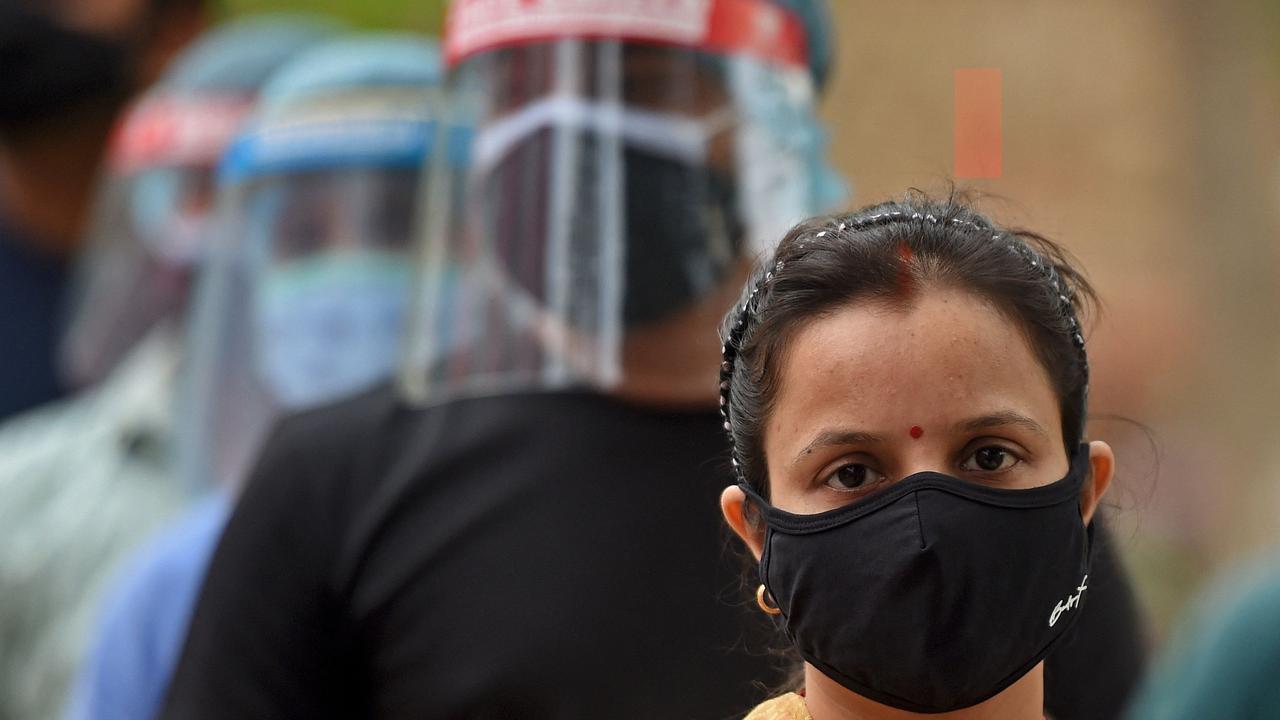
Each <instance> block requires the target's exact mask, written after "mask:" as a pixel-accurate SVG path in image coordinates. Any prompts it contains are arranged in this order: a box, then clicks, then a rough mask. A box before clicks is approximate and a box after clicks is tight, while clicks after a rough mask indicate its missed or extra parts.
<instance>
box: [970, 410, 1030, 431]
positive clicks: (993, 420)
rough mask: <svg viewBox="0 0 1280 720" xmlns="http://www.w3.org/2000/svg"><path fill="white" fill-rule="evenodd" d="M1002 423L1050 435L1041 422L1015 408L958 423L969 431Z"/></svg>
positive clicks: (997, 425)
mask: <svg viewBox="0 0 1280 720" xmlns="http://www.w3.org/2000/svg"><path fill="white" fill-rule="evenodd" d="M1002 425H1017V426H1019V427H1023V428H1026V429H1027V430H1030V431H1031V432H1033V433H1036V434H1037V435H1041V436H1043V437H1048V436H1049V433H1047V432H1045V429H1044V428H1043V427H1041V426H1040V423H1038V422H1036V421H1035V420H1032V419H1031V418H1030V417H1027V416H1026V415H1023V414H1022V413H1020V412H1015V411H1013V410H1002V411H1000V412H995V413H991V414H989V415H979V416H978V417H975V418H970V419H968V420H964V421H962V422H959V423H956V427H957V428H959V429H960V430H962V431H967V432H972V431H974V430H985V429H987V428H993V427H1000V426H1002Z"/></svg>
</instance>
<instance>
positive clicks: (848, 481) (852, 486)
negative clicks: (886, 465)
mask: <svg viewBox="0 0 1280 720" xmlns="http://www.w3.org/2000/svg"><path fill="white" fill-rule="evenodd" d="M881 480H884V475H882V474H881V473H878V472H876V471H875V470H872V469H871V468H869V467H867V466H866V465H862V464H860V463H854V464H850V465H842V466H841V467H840V468H839V469H838V470H836V471H835V472H833V473H831V474H830V475H828V476H827V479H826V482H825V483H823V484H824V485H826V486H827V487H829V488H831V489H832V490H836V491H838V492H848V491H850V490H864V489H866V488H868V487H870V486H872V485H875V484H876V483H878V482H880V481H881Z"/></svg>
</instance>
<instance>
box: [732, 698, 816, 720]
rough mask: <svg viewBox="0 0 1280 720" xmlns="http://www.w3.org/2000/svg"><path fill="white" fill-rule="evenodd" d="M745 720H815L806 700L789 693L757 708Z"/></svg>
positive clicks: (767, 701)
mask: <svg viewBox="0 0 1280 720" xmlns="http://www.w3.org/2000/svg"><path fill="white" fill-rule="evenodd" d="M743 720H813V716H811V715H810V714H809V708H808V707H806V706H805V704H804V698H802V697H800V696H799V695H797V694H795V693H787V694H786V695H781V696H779V697H776V698H774V699H772V700H766V701H765V702H762V703H760V704H759V705H757V706H756V709H755V710H752V711H751V712H750V713H748V714H747V716H746V717H745V718H743Z"/></svg>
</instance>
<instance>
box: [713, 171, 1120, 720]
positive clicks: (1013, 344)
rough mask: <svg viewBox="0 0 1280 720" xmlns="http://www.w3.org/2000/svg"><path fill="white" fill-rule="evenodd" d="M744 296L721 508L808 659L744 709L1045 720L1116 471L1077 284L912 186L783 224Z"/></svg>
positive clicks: (823, 719)
mask: <svg viewBox="0 0 1280 720" xmlns="http://www.w3.org/2000/svg"><path fill="white" fill-rule="evenodd" d="M742 297H743V300H742V302H741V303H740V304H739V306H738V307H736V308H735V309H734V310H732V311H731V312H730V313H729V314H728V315H727V317H726V318H725V322H724V324H723V329H722V332H721V336H722V338H723V339H724V344H725V353H724V361H723V363H724V364H723V365H722V368H723V370H722V372H721V378H722V384H721V395H720V397H721V406H722V408H724V410H723V413H722V414H723V417H724V419H725V429H726V430H728V431H729V439H730V447H731V449H732V459H733V466H734V468H735V469H736V475H737V477H736V484H732V485H730V486H729V487H727V488H726V489H725V490H724V493H723V495H722V498H721V507H722V510H723V513H724V516H725V519H726V521H727V522H728V523H729V525H730V527H732V528H733V531H734V533H735V534H736V535H737V536H738V537H739V538H740V539H741V540H742V541H743V543H744V544H745V545H746V546H747V547H748V548H749V549H750V551H751V553H752V555H753V556H754V557H755V558H756V560H757V561H758V562H759V569H758V575H759V578H760V582H761V584H760V585H759V586H758V589H757V595H756V597H757V602H758V603H759V606H760V609H761V610H763V611H764V612H765V613H766V614H768V615H771V616H776V617H778V618H779V620H780V621H781V624H782V625H783V626H784V627H785V628H786V631H787V635H788V637H790V638H791V639H792V642H793V644H794V647H795V650H796V652H797V653H798V654H799V655H800V656H801V657H802V658H803V671H802V676H803V679H802V681H801V682H802V685H801V686H800V687H799V688H797V689H795V692H791V693H788V694H785V695H782V696H780V697H778V698H775V699H773V700H770V701H768V702H766V703H765V704H763V705H761V706H760V707H759V708H757V709H756V710H755V711H753V712H752V713H751V714H750V715H748V718H749V719H750V720H764V719H766V718H771V719H774V720H791V719H794V720H829V719H834V718H850V717H857V718H862V719H864V720H873V719H884V720H888V719H890V718H893V719H903V720H905V719H906V718H918V717H926V716H927V717H941V718H954V719H955V720H962V719H964V720H968V719H978V718H1000V719H1001V720H1040V719H1041V718H1043V717H1044V713H1045V711H1046V707H1045V706H1046V703H1045V691H1044V688H1045V683H1046V679H1045V673H1044V663H1045V660H1046V658H1047V657H1049V654H1050V653H1051V652H1053V651H1055V650H1056V649H1057V648H1058V647H1059V646H1058V642H1059V640H1061V639H1062V638H1064V637H1065V636H1066V634H1067V633H1068V632H1070V631H1071V629H1072V627H1073V626H1074V625H1075V623H1076V621H1077V620H1078V618H1080V617H1081V612H1082V608H1083V607H1085V603H1087V602H1088V601H1089V600H1090V599H1091V598H1092V596H1091V594H1089V595H1088V596H1086V594H1087V593H1091V592H1092V589H1093V588H1094V587H1095V586H1096V585H1097V582H1096V581H1095V580H1093V579H1091V575H1092V572H1093V571H1092V569H1091V567H1090V558H1091V555H1092V553H1093V547H1092V545H1093V543H1092V535H1093V532H1092V530H1091V521H1092V520H1093V517H1094V514H1095V513H1096V511H1097V510H1098V507H1099V501H1100V500H1101V499H1102V497H1103V495H1105V494H1106V491H1107V488H1108V487H1109V486H1110V484H1111V479H1112V475H1113V473H1114V468H1115V456H1114V454H1113V452H1112V450H1111V448H1110V446H1109V445H1107V444H1106V443H1105V442H1102V441H1100V440H1092V441H1088V440H1086V438H1085V422H1086V420H1087V397H1088V378H1089V365H1088V360H1087V357H1086V353H1085V344H1084V335H1083V329H1082V325H1081V324H1080V321H1079V320H1078V317H1079V316H1080V315H1081V314H1082V312H1083V311H1084V309H1085V308H1086V307H1087V306H1088V305H1089V304H1090V303H1091V302H1092V301H1093V300H1094V295H1093V290H1092V288H1091V287H1090V286H1089V284H1088V282H1087V281H1085V280H1084V278H1083V277H1082V275H1081V273H1080V271H1079V270H1078V269H1077V268H1075V267H1073V266H1072V265H1071V263H1070V261H1069V260H1068V259H1067V257H1066V256H1065V254H1064V253H1063V251H1062V250H1061V248H1059V247H1058V246H1057V245H1055V244H1053V243H1052V242H1051V241H1049V240H1046V239H1045V238H1043V237H1041V236H1039V235H1036V234H1034V233H1032V232H1029V231H1024V230H1018V231H1009V230H1005V229H1003V228H1001V227H999V226H996V225H994V224H993V223H992V222H991V221H990V220H988V219H987V218H985V217H983V216H982V215H981V214H979V213H977V212H976V211H975V210H974V209H973V208H972V207H971V206H970V205H969V204H968V203H967V202H965V201H964V199H962V198H957V197H955V196H953V197H952V198H950V199H948V200H947V201H934V200H930V199H929V198H927V197H921V196H909V197H907V198H905V199H904V200H901V201H890V202H884V203H880V204H877V205H873V206H869V207H866V208H863V209H861V210H858V211H856V212H853V213H850V214H842V215H836V216H831V217H823V218H816V219H814V220H811V221H808V222H805V223H803V224H801V225H798V226H796V227H795V228H793V229H792V230H791V231H790V232H788V233H787V236H786V237H785V238H784V239H783V240H782V242H781V244H780V245H779V247H778V249H777V250H776V252H775V253H773V254H772V255H771V256H769V257H768V258H767V259H765V260H763V261H762V263H761V264H760V269H759V270H757V271H756V273H755V275H754V277H753V278H752V279H751V280H750V281H749V282H748V283H747V286H746V290H745V291H744V292H743V295H742ZM1095 661H1099V662H1100V661H1102V658H1101V657H1098V658H1095ZM1074 690H1075V692H1078V693H1088V692H1090V688H1089V687H1088V686H1087V684H1086V685H1082V686H1078V687H1076V688H1074ZM1051 715H1052V712H1051Z"/></svg>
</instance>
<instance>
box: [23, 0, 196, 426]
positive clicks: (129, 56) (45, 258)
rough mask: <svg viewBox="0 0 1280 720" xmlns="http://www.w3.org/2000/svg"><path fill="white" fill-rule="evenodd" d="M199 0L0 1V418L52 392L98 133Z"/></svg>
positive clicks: (60, 388) (183, 36) (183, 38)
mask: <svg viewBox="0 0 1280 720" xmlns="http://www.w3.org/2000/svg"><path fill="white" fill-rule="evenodd" d="M204 8H205V2H204V0H118V1H109V0H74V1H72V0H63V1H60V2H53V1H49V0H0V68H4V72H3V73H0V339H3V341H4V344H5V347H6V348H8V350H7V353H6V358H5V362H4V364H3V366H0V419H3V418H5V417H7V416H10V415H13V414H15V413H17V412H19V411H21V410H24V409H26V408H30V407H34V406H36V405H39V404H42V403H44V402H46V401H49V400H53V399H55V398H57V397H59V396H61V395H63V394H64V393H65V392H66V390H67V389H68V387H67V385H66V384H65V382H64V380H63V379H62V378H60V377H59V375H58V373H57V363H56V361H55V353H56V350H55V348H56V345H57V342H58V337H59V333H60V331H61V323H60V314H61V311H62V304H63V295H64V292H65V289H66V286H67V276H68V272H67V268H68V264H69V262H70V261H71V260H72V258H74V257H75V255H76V254H77V251H78V248H79V245H80V240H81V238H82V237H83V235H84V230H85V225H86V220H87V216H88V214H89V209H90V204H91V202H92V199H93V194H94V191H95V187H96V185H95V180H96V179H97V176H98V172H99V167H100V165H101V161H102V157H103V153H104V151H105V149H106V147H107V143H108V135H109V132H110V130H111V128H112V126H113V125H114V124H115V122H116V119H117V114H118V113H119V112H120V110H121V109H122V108H123V107H124V105H125V103H126V102H127V101H128V100H129V98H130V97H131V96H133V95H134V93H136V92H138V91H140V90H142V89H144V88H146V87H147V86H149V85H150V84H151V83H152V82H153V81H154V80H155V79H156V78H157V77H158V76H159V75H160V73H161V72H162V71H163V70H164V68H165V66H166V65H167V64H168V62H169V60H170V59H171V58H172V57H173V56H174V55H175V54H176V53H178V52H179V51H180V50H181V49H182V48H183V47H184V46H185V45H186V44H187V43H188V42H189V41H190V40H191V39H192V38H194V37H195V36H196V35H197V34H198V32H199V31H200V29H201V27H202V26H203V24H204Z"/></svg>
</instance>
